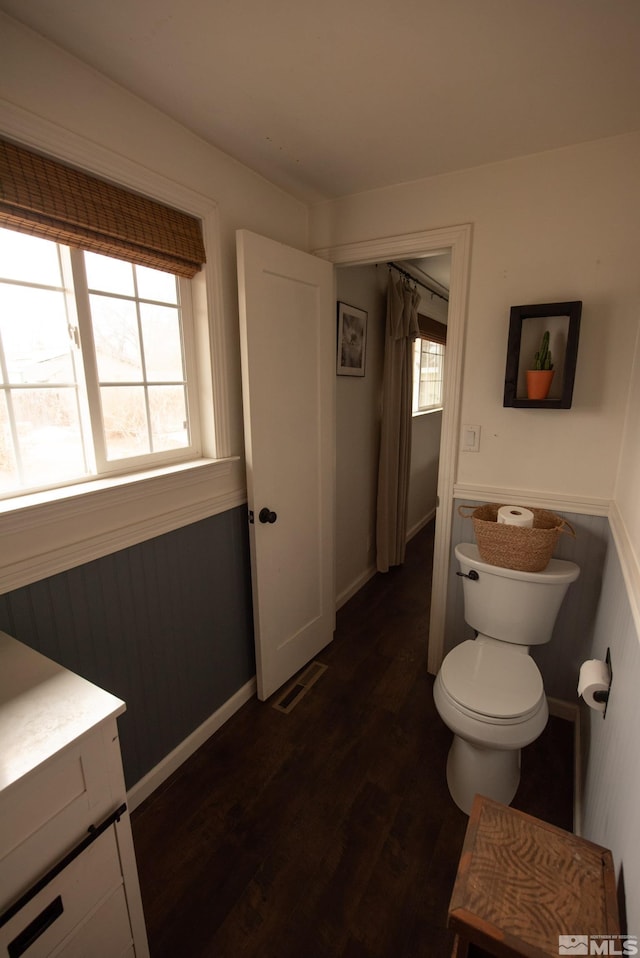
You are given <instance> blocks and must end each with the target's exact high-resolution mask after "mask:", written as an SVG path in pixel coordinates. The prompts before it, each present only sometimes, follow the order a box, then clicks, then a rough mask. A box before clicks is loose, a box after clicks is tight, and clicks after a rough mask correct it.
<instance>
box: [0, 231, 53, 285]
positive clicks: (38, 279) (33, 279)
mask: <svg viewBox="0 0 640 958" xmlns="http://www.w3.org/2000/svg"><path fill="white" fill-rule="evenodd" d="M0 275H2V276H3V277H4V278H5V279H13V280H20V281H21V282H25V283H41V284H42V285H43V286H61V285H62V283H61V281H60V263H59V260H58V248H57V246H56V244H55V243H52V242H50V240H43V239H38V238H37V237H36V236H28V235H27V234H26V233H17V232H16V231H15V230H5V229H0Z"/></svg>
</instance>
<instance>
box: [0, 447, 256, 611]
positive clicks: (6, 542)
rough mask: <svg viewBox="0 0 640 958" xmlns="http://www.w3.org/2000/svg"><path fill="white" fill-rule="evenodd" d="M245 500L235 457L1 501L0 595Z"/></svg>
mask: <svg viewBox="0 0 640 958" xmlns="http://www.w3.org/2000/svg"><path fill="white" fill-rule="evenodd" d="M244 502H246V491H245V483H244V471H243V469H242V464H241V462H240V459H239V457H230V458H228V459H215V460H214V459H199V460H197V461H195V462H189V463H181V464H180V465H178V466H171V467H165V468H162V469H154V470H149V471H148V472H144V473H137V474H136V475H135V476H118V477H111V478H107V479H96V480H93V481H90V482H85V483H79V484H78V485H74V486H66V487H64V488H60V489H55V490H51V491H49V492H40V493H34V494H32V495H27V496H20V497H16V498H14V499H7V500H4V501H3V502H2V503H0V536H1V537H2V541H3V550H2V560H0V594H1V593H4V592H9V591H10V590H12V589H17V588H20V587H21V586H24V585H28V584H30V583H31V582H37V581H38V580H40V579H44V578H46V577H47V576H50V575H55V574H56V573H58V572H63V571H65V570H66V569H70V568H73V567H74V566H77V565H81V564H82V563H84V562H90V561H92V560H94V559H98V558H100V557H102V556H104V555H108V554H109V553H112V552H116V551H118V550H119V549H125V548H128V547H129V546H132V545H135V544H136V543H138V542H143V541H144V540H146V539H151V538H153V537H154V536H158V535H162V534H164V533H166V532H171V531H173V530H174V529H178V528H180V527H181V526H185V525H188V524H189V523H191V522H197V521H198V520H199V519H204V518H207V517H208V516H211V515H216V514H217V513H219V512H224V511H226V510H227V509H232V508H234V507H236V506H238V505H242V504H243V503H244Z"/></svg>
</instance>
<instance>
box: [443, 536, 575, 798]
mask: <svg viewBox="0 0 640 958" xmlns="http://www.w3.org/2000/svg"><path fill="white" fill-rule="evenodd" d="M455 555H456V558H457V560H458V563H459V565H460V570H461V571H460V572H459V573H458V575H462V576H463V577H464V578H463V593H464V609H465V614H464V617H465V621H466V622H468V624H469V625H470V626H471V627H472V628H473V629H475V630H476V632H477V636H476V638H475V639H469V640H467V641H465V642H462V643H461V644H460V645H457V646H456V647H455V648H454V649H452V650H451V652H449V654H448V655H447V656H446V657H445V659H444V661H443V663H442V666H441V668H440V671H439V672H438V675H437V677H436V681H435V685H434V689H433V698H434V701H435V705H436V708H437V710H438V712H439V713H440V717H441V718H442V720H443V721H444V722H445V724H446V725H448V726H449V728H450V729H451V731H452V732H453V733H454V739H453V744H452V746H451V750H450V752H449V758H448V760H447V784H448V786H449V791H450V793H451V797H452V798H453V800H454V802H455V803H456V805H458V807H459V808H461V809H462V811H463V812H466V813H467V815H468V814H469V812H470V811H471V805H472V803H473V798H474V795H475V794H476V793H478V792H479V793H480V794H481V795H486V796H488V797H489V798H493V799H495V800H496V801H498V802H503V803H504V804H505V805H508V804H509V803H510V802H511V801H512V799H513V797H514V795H515V793H516V791H517V788H518V783H519V781H520V750H521V749H522V748H524V746H525V745H529V744H530V743H531V742H533V741H535V739H536V738H537V737H538V736H539V735H540V734H541V732H542V731H543V729H544V727H545V725H546V724H547V719H548V716H549V710H548V707H547V699H546V696H545V694H544V687H543V684H542V676H541V675H540V672H539V670H538V667H537V665H536V664H535V662H534V661H533V659H532V658H531V656H530V655H529V647H530V646H532V645H542V644H543V643H545V642H548V641H549V640H550V639H551V633H552V632H553V626H554V624H555V621H556V617H557V615H558V612H559V611H560V606H561V605H562V600H563V599H564V596H565V593H566V591H567V589H568V588H569V585H570V583H571V582H574V581H575V579H577V578H578V576H579V574H580V569H579V567H578V566H577V565H576V564H575V562H567V561H566V560H564V559H551V561H550V562H549V565H548V566H547V568H546V569H545V570H544V571H543V572H518V571H516V570H514V569H503V568H500V567H498V566H494V565H489V564H488V563H486V562H483V561H482V560H481V559H480V554H479V552H478V547H477V545H474V544H470V543H460V544H459V545H457V546H456V548H455Z"/></svg>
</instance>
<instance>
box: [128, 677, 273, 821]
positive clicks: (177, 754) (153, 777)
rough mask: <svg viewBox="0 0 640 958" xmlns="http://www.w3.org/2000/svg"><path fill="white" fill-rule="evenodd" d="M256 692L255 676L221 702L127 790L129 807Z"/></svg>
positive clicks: (139, 801)
mask: <svg viewBox="0 0 640 958" xmlns="http://www.w3.org/2000/svg"><path fill="white" fill-rule="evenodd" d="M255 694H256V680H255V678H253V679H250V680H249V681H248V682H247V683H246V684H245V685H243V686H242V688H240V689H238V691H237V692H235V693H234V695H232V696H231V698H230V699H227V701H226V702H225V703H224V705H221V706H220V708H219V709H217V710H216V711H215V712H214V713H213V715H210V716H209V718H208V719H205V721H204V722H203V723H202V725H199V726H198V728H197V729H195V731H193V732H192V733H191V735H188V736H187V738H185V739H184V741H182V742H180V744H179V745H177V746H176V748H174V749H173V751H172V752H169V754H168V755H165V757H164V758H163V759H162V761H160V762H158V764H157V765H156V766H154V768H152V769H151V771H150V772H147V774H146V775H144V776H143V777H142V778H141V779H140V781H138V782H136V784H135V785H133V786H132V787H131V788H130V789H129V790H128V792H127V802H128V804H129V811H130V812H132V811H133V810H134V809H135V808H137V807H138V805H141V804H142V802H144V801H145V799H147V798H148V797H149V796H150V795H151V793H152V792H154V791H155V790H156V788H158V787H159V786H160V785H162V783H163V782H164V781H166V779H168V778H169V776H170V775H173V773H174V772H175V771H176V769H178V768H179V767H180V766H181V765H182V763H183V762H186V760H187V759H188V758H190V757H191V756H192V755H193V753H194V752H195V751H197V749H199V748H200V746H201V745H204V743H205V742H206V741H207V739H208V738H211V736H212V735H213V733H214V732H217V731H218V729H219V728H221V727H222V726H223V725H224V723H225V722H226V721H228V719H230V718H231V716H232V715H233V714H234V713H235V712H237V711H238V709H240V708H242V706H243V705H244V704H245V703H246V702H248V701H249V700H250V699H252V698H253V696H254V695H255Z"/></svg>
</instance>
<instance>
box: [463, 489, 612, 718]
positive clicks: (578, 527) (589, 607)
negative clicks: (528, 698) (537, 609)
mask: <svg viewBox="0 0 640 958" xmlns="http://www.w3.org/2000/svg"><path fill="white" fill-rule="evenodd" d="M460 504H461V503H459V502H456V503H455V508H454V521H453V528H452V539H451V558H450V563H451V565H450V572H451V574H450V576H449V590H448V594H447V625H446V634H445V653H446V652H448V651H450V650H451V649H452V648H453V647H454V646H455V645H457V644H458V643H459V642H462V641H464V639H469V638H473V634H474V633H473V631H472V630H471V629H470V627H469V626H468V625H467V624H466V622H465V621H464V606H463V600H462V581H461V579H460V578H459V577H458V576H456V574H455V573H456V572H457V571H458V564H457V562H456V559H455V556H454V554H453V550H454V547H455V546H456V545H457V544H458V543H459V542H475V541H476V540H475V535H474V532H473V523H472V521H471V519H463V518H462V517H461V516H460V515H459V514H458V506H459V505H460ZM469 504H471V503H469ZM474 505H482V503H474ZM558 514H559V515H562V516H564V518H566V519H567V520H568V521H569V522H570V523H571V525H572V526H573V528H574V529H575V532H576V538H575V539H573V538H571V537H570V536H568V535H561V536H560V538H559V540H558V545H557V547H556V550H555V552H554V556H555V557H556V558H558V559H570V560H571V561H572V562H576V563H577V564H578V565H579V566H580V577H579V578H578V579H577V581H576V582H574V583H572V584H571V585H570V586H569V591H568V592H567V595H566V597H565V600H564V602H563V605H562V608H561V609H560V613H559V615H558V619H557V621H556V626H555V629H554V632H553V637H552V639H551V642H549V644H548V645H543V646H538V647H537V648H535V649H533V651H532V655H533V657H534V659H535V660H536V662H537V663H538V666H539V668H540V671H541V672H542V676H543V679H544V685H545V690H546V693H547V695H549V696H551V697H553V698H558V699H563V700H564V701H566V702H570V703H572V704H574V705H575V704H576V702H577V692H576V689H577V685H578V673H579V671H580V665H581V663H582V662H583V661H584V660H585V659H587V658H589V657H590V649H591V646H592V642H593V634H594V633H593V630H594V623H595V618H596V612H597V609H598V602H599V597H600V590H601V586H602V575H603V568H604V562H605V558H606V555H607V546H608V541H609V526H608V520H607V519H606V518H605V517H603V516H583V515H575V514H573V513H568V512H564V513H558Z"/></svg>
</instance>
